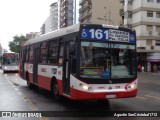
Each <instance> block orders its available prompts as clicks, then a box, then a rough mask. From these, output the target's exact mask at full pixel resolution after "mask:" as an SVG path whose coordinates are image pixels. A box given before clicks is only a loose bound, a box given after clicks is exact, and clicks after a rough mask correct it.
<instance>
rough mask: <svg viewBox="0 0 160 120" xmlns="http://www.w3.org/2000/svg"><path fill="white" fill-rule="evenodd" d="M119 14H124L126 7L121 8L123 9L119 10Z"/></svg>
mask: <svg viewBox="0 0 160 120" xmlns="http://www.w3.org/2000/svg"><path fill="white" fill-rule="evenodd" d="M119 14H120V16H122V15H123V14H124V9H123V8H121V9H120V10H119Z"/></svg>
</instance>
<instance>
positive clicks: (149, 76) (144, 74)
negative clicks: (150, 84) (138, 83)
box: [138, 72, 160, 81]
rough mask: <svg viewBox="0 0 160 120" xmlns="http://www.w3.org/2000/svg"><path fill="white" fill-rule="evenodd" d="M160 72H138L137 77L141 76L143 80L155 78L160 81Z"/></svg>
mask: <svg viewBox="0 0 160 120" xmlns="http://www.w3.org/2000/svg"><path fill="white" fill-rule="evenodd" d="M159 76H160V72H158V73H157V74H156V73H153V72H138V78H142V79H144V80H155V81H160V78H159Z"/></svg>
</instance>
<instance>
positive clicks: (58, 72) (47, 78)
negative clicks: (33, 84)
mask: <svg viewBox="0 0 160 120" xmlns="http://www.w3.org/2000/svg"><path fill="white" fill-rule="evenodd" d="M53 77H55V78H56V80H57V82H58V86H59V91H60V93H62V67H58V66H50V65H38V86H40V87H41V88H44V89H46V90H49V91H51V82H52V78H53Z"/></svg>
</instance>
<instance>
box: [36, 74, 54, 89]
mask: <svg viewBox="0 0 160 120" xmlns="http://www.w3.org/2000/svg"><path fill="white" fill-rule="evenodd" d="M50 85H51V78H50V77H45V76H41V75H38V86H39V87H41V88H44V89H46V90H49V91H51V87H50Z"/></svg>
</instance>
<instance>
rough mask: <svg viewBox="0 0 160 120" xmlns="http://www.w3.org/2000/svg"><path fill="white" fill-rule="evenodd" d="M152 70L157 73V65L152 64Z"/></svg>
mask: <svg viewBox="0 0 160 120" xmlns="http://www.w3.org/2000/svg"><path fill="white" fill-rule="evenodd" d="M153 70H154V72H155V73H156V74H157V72H158V67H157V65H156V64H154V66H153Z"/></svg>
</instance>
